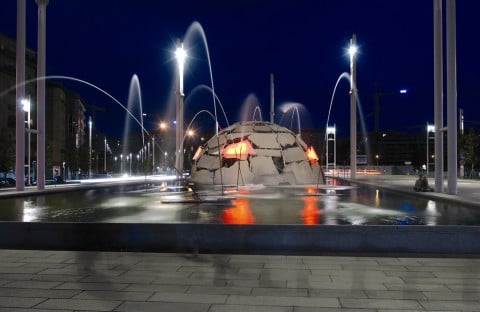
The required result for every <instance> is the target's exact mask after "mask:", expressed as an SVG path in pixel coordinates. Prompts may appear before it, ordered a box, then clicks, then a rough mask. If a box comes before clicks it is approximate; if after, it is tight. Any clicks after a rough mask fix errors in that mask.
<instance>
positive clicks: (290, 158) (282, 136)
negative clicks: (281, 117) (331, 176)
mask: <svg viewBox="0 0 480 312" xmlns="http://www.w3.org/2000/svg"><path fill="white" fill-rule="evenodd" d="M218 142H220V143H218ZM219 155H220V156H221V159H222V163H221V166H220V164H219V161H218V157H219ZM195 156H196V157H194V159H193V161H194V163H193V165H192V173H191V178H190V180H191V181H192V182H194V183H196V184H199V185H212V184H217V185H218V184H220V183H221V180H220V170H223V183H224V184H226V185H249V184H264V185H281V184H290V185H299V184H315V183H316V182H317V179H318V176H319V175H320V166H319V164H318V157H317V156H316V154H315V152H314V151H313V149H312V148H311V147H308V146H307V145H306V144H305V142H304V141H303V140H302V139H301V138H300V136H299V135H296V134H295V133H294V132H292V131H290V130H289V129H287V128H285V127H282V126H280V125H277V124H273V123H270V122H263V121H247V122H237V123H235V124H232V125H231V126H230V127H228V128H226V129H223V130H222V131H220V132H219V133H218V136H214V137H212V138H211V139H210V140H208V141H207V142H206V143H204V144H203V145H202V146H201V147H200V148H199V151H198V152H197V153H196V155H195Z"/></svg>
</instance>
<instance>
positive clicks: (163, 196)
mask: <svg viewBox="0 0 480 312" xmlns="http://www.w3.org/2000/svg"><path fill="white" fill-rule="evenodd" d="M205 194H206V195H202V196H203V197H204V198H209V197H212V196H211V194H210V193H208V191H206V193H205ZM228 197H231V199H232V200H231V201H230V202H228V201H226V200H225V201H219V202H211V201H210V202H204V203H202V202H192V201H189V199H191V198H192V195H191V193H190V192H175V193H173V192H168V191H165V188H162V187H158V188H156V189H149V190H148V191H147V190H145V189H141V190H140V189H137V190H130V191H125V190H119V189H95V190H89V191H75V192H68V193H57V194H48V195H42V196H38V197H26V198H16V199H2V200H0V207H2V209H0V221H19V222H22V221H23V222H40V221H41V222H112V223H114V222H122V223H176V222H185V223H197V222H202V223H218V222H221V223H226V224H252V223H255V224H305V225H321V224H327V225H337V224H340V225H341V224H355V225H362V224H368V225H404V224H408V225H411V224H425V225H478V224H480V211H479V210H478V209H475V208H470V207H465V206H459V205H455V204H451V203H445V202H438V201H433V200H428V199H426V198H421V197H414V196H408V195H405V194H396V193H391V192H386V191H383V190H379V189H374V188H368V187H356V188H353V189H352V187H350V186H342V185H338V184H336V185H335V184H332V185H327V186H323V187H322V188H321V189H320V190H318V189H316V188H300V187H269V188H267V187H264V188H252V189H248V190H242V191H241V192H236V193H231V194H229V196H228ZM354 199H356V200H354Z"/></svg>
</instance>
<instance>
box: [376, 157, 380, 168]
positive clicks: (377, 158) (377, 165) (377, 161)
mask: <svg viewBox="0 0 480 312" xmlns="http://www.w3.org/2000/svg"><path fill="white" fill-rule="evenodd" d="M379 158H380V156H379V155H378V154H377V155H375V159H376V160H377V166H378V159H379Z"/></svg>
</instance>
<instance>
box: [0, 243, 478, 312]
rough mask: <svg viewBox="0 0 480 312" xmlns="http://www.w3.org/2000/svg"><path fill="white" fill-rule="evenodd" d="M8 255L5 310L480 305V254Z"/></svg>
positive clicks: (369, 311)
mask: <svg viewBox="0 0 480 312" xmlns="http://www.w3.org/2000/svg"><path fill="white" fill-rule="evenodd" d="M42 258H46V259H47V260H45V261H42ZM0 259H1V262H0V268H4V269H5V270H7V269H11V271H13V272H14V273H13V272H10V273H0V311H2V312H3V311H7V312H26V311H33V312H42V311H43V312H45V311H57V312H59V311H60V312H66V311H70V312H74V311H162V312H163V311H187V312H189V311H192V312H215V311H216V312H222V311H233V312H235V311H242V312H243V311H246V312H249V311H251V312H271V311H272V312H273V311H288V312H313V311H320V312H322V311H333V312H335V311H338V312H342V311H343V312H360V311H361V312H387V311H388V312H395V311H403V312H407V311H424V312H425V311H430V312H432V311H443V312H448V311H480V281H479V279H478V277H479V275H480V274H479V273H480V267H477V265H480V262H479V261H478V259H461V258H457V259H452V258H442V257H438V258H433V257H429V258H421V257H416V258H405V257H404V258H402V257H398V258H397V257H381V256H379V257H371V256H369V257H346V256H341V257H335V256H325V257H323V256H300V255H295V256H282V255H266V256H262V255H214V254H200V255H190V254H162V253H158V254H156V253H132V252H128V253H123V252H117V253H115V252H105V253H103V252H78V253H77V252H74V251H30V250H2V249H0ZM22 267H25V268H30V269H32V268H33V269H35V270H34V271H32V270H29V269H26V270H24V271H17V269H19V268H22Z"/></svg>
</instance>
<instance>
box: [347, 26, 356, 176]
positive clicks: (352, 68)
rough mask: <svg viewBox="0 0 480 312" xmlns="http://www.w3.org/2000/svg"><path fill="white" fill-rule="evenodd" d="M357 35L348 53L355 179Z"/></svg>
mask: <svg viewBox="0 0 480 312" xmlns="http://www.w3.org/2000/svg"><path fill="white" fill-rule="evenodd" d="M356 41H357V36H356V35H355V34H353V35H352V39H350V46H349V48H348V54H349V55H350V178H351V179H355V175H356V171H357V86H356V83H357V82H356V79H357V78H356V76H357V67H356V63H355V60H356V59H355V55H356V54H357V51H358V48H357V45H356Z"/></svg>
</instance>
